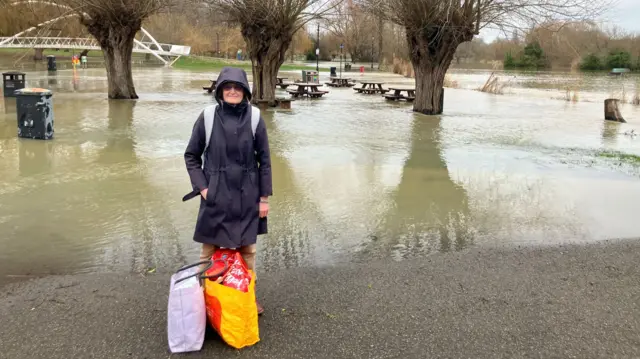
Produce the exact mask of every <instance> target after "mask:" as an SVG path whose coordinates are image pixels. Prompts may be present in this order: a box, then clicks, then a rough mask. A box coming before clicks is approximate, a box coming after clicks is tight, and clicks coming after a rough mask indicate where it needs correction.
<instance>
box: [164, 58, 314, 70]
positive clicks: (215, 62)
mask: <svg viewBox="0 0 640 359" xmlns="http://www.w3.org/2000/svg"><path fill="white" fill-rule="evenodd" d="M225 66H234V67H239V68H242V69H244V70H251V62H250V61H238V60H231V59H221V58H215V57H202V56H190V57H181V58H180V59H178V61H176V63H175V64H173V67H174V68H177V69H185V70H221V69H222V68H223V67H225ZM310 69H311V67H309V66H305V65H292V64H284V65H282V66H281V67H280V71H295V70H310Z"/></svg>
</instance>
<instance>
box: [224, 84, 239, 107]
mask: <svg viewBox="0 0 640 359" xmlns="http://www.w3.org/2000/svg"><path fill="white" fill-rule="evenodd" d="M243 99H244V90H243V89H242V86H241V85H240V84H237V83H233V82H227V83H226V84H224V85H222V100H224V102H226V103H229V104H232V105H237V104H239V103H240V102H242V100H243Z"/></svg>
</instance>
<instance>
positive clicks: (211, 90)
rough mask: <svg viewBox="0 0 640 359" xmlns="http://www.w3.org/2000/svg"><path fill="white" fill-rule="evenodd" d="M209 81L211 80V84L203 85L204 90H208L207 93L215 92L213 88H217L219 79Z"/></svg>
mask: <svg viewBox="0 0 640 359" xmlns="http://www.w3.org/2000/svg"><path fill="white" fill-rule="evenodd" d="M209 81H211V85H209V86H202V89H203V90H206V91H207V93H212V92H213V90H215V89H216V84H217V83H218V81H217V80H209Z"/></svg>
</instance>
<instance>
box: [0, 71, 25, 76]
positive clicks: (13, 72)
mask: <svg viewBox="0 0 640 359" xmlns="http://www.w3.org/2000/svg"><path fill="white" fill-rule="evenodd" d="M2 74H3V75H24V74H25V73H24V72H20V71H8V72H3V73H2Z"/></svg>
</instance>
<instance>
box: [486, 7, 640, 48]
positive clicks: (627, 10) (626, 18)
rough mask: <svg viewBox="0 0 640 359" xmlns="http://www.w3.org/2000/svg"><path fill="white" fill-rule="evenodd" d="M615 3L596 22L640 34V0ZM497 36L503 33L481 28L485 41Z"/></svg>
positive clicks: (501, 35)
mask: <svg viewBox="0 0 640 359" xmlns="http://www.w3.org/2000/svg"><path fill="white" fill-rule="evenodd" d="M616 1H617V4H616V6H615V7H612V8H611V9H610V10H609V11H607V12H606V13H605V14H604V15H603V16H602V17H601V18H600V19H598V22H599V23H601V24H605V25H606V26H611V25H616V26H618V27H620V28H622V29H624V30H626V31H628V32H635V33H639V34H640V0H616ZM497 36H500V37H504V35H503V34H500V33H498V32H497V31H492V30H483V31H481V32H480V37H482V38H483V39H484V41H485V42H490V41H493V40H494V39H495V38H496V37H497Z"/></svg>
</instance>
